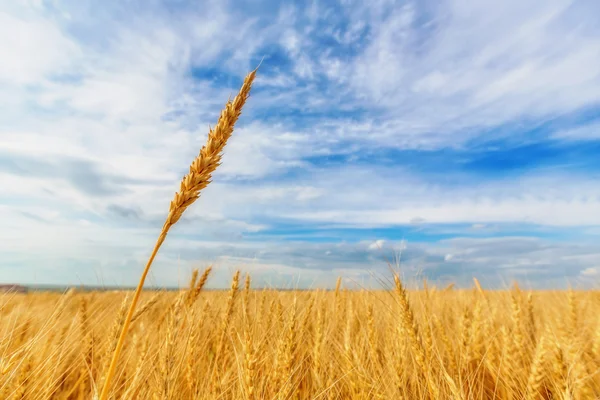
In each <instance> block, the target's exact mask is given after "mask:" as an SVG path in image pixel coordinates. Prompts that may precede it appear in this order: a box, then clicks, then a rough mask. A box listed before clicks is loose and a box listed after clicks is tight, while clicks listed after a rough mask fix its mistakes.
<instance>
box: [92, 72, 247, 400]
mask: <svg viewBox="0 0 600 400" xmlns="http://www.w3.org/2000/svg"><path fill="white" fill-rule="evenodd" d="M257 69H258V68H257ZM257 69H255V70H254V71H252V72H250V73H249V74H248V75H247V76H246V78H245V79H244V83H243V85H242V87H241V89H240V91H239V93H238V94H237V96H235V98H234V99H233V101H228V102H227V104H226V105H225V109H224V110H223V111H221V115H220V117H219V121H218V122H217V125H216V126H215V129H214V130H213V129H211V128H209V132H208V140H207V142H206V145H205V146H204V147H202V149H201V150H200V154H198V156H197V157H196V158H195V159H194V161H193V162H192V164H191V165H190V172H189V173H188V174H187V175H186V176H184V177H183V180H182V181H181V185H180V188H179V191H178V192H177V193H175V198H174V199H173V200H172V201H171V204H170V207H169V214H168V215H167V219H166V221H165V223H164V225H163V227H162V230H161V231H160V235H159V236H158V239H157V241H156V244H155V245H154V250H152V254H151V255H150V258H149V259H148V263H147V264H146V267H145V268H144V271H143V272H142V276H141V278H140V281H139V283H138V286H137V288H136V290H135V294H134V295H133V299H132V301H131V305H130V307H129V311H128V312H127V316H126V318H125V321H124V323H123V328H122V329H121V334H120V336H119V341H118V342H117V346H116V347H115V351H114V353H113V356H112V359H111V362H110V366H109V369H108V372H107V374H106V380H105V382H104V387H103V388H102V393H101V394H100V397H99V400H106V399H107V398H108V394H109V391H110V384H111V381H112V379H113V377H114V374H115V370H116V367H117V362H118V360H119V355H120V354H121V350H122V348H123V343H124V342H125V337H126V336H127V332H128V330H129V325H130V323H131V319H132V317H133V314H134V312H135V307H136V305H137V302H138V300H139V297H140V294H141V292H142V287H143V286H144V282H145V280H146V276H147V275H148V272H149V271H150V266H151V265H152V262H153V261H154V258H155V257H156V254H157V253H158V249H159V248H160V246H161V245H162V244H163V242H164V241H165V239H166V237H167V233H168V232H169V229H171V227H172V226H173V225H175V224H176V223H177V221H179V219H180V218H181V216H182V215H183V213H184V211H185V210H186V209H187V208H188V207H189V206H190V205H192V203H194V202H195V201H196V200H197V199H198V197H200V191H201V190H202V189H204V188H205V187H206V186H207V185H208V184H209V183H210V182H211V177H212V173H213V172H214V170H215V169H216V168H217V167H218V166H219V164H220V163H221V157H222V151H223V149H224V147H225V145H226V144H227V140H229V138H230V137H231V134H232V133H233V127H234V125H235V123H236V121H237V120H238V118H239V116H240V115H241V113H242V108H243V106H244V104H245V103H246V100H247V99H248V96H249V95H250V88H251V86H252V82H253V81H254V77H255V76H256V71H257Z"/></svg>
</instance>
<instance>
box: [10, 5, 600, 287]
mask: <svg viewBox="0 0 600 400" xmlns="http://www.w3.org/2000/svg"><path fill="white" fill-rule="evenodd" d="M599 12H600V6H599V5H598V4H596V2H594V1H569V0H551V1H547V2H544V3H539V4H533V3H531V2H526V3H523V2H519V1H513V0H510V1H508V2H503V3H496V2H492V1H487V0H482V1H479V2H476V4H471V3H469V4H466V3H464V2H461V1H458V0H448V1H444V2H441V3H439V2H438V3H436V2H405V3H403V4H402V5H398V4H397V3H395V2H390V1H386V0H379V1H375V2H371V3H364V2H352V1H351V2H343V4H341V3H338V2H334V1H328V2H321V1H314V2H310V3H306V4H296V5H290V4H288V5H280V4H278V3H276V2H259V3H256V4H254V5H253V6H252V7H250V6H249V5H247V4H244V3H243V2H240V3H236V2H229V1H227V2H223V1H209V2H203V3H202V5H201V6H200V5H198V4H196V3H193V2H177V3H171V2H160V1H151V2H139V1H132V2H125V3H123V2H116V1H107V2H104V3H103V4H102V7H101V8H99V7H98V5H97V4H95V3H93V2H89V1H78V2H76V1H20V2H0V39H1V40H2V43H4V44H5V45H3V46H2V47H1V48H0V59H1V60H2V63H0V110H1V111H0V138H1V140H0V187H2V188H3V190H2V191H0V218H1V219H2V221H3V224H2V227H1V228H0V239H1V240H0V249H2V252H3V254H5V255H6V256H5V257H4V258H3V261H2V262H1V263H0V271H2V276H3V278H2V279H3V280H4V279H6V280H14V281H27V282H31V281H37V282H50V281H52V282H55V283H56V282H74V281H78V280H81V281H83V282H85V283H97V282H98V280H99V279H100V277H102V280H111V279H112V280H113V281H114V282H115V283H119V284H131V283H133V282H134V281H135V277H136V274H137V272H138V270H139V268H138V267H139V265H141V264H142V263H143V261H144V258H145V257H146V256H147V251H148V249H149V247H150V246H151V245H152V242H153V240H154V236H155V235H156V232H157V230H158V229H159V228H160V225H161V224H162V220H163V218H164V214H165V212H166V207H167V206H168V204H169V201H170V199H171V196H172V194H173V192H174V191H175V190H176V188H177V182H178V180H179V179H180V177H181V176H182V175H183V174H184V173H185V171H186V168H187V164H188V163H189V161H190V160H191V159H192V158H193V157H194V155H195V154H196V153H197V151H198V150H199V148H200V147H201V146H202V144H203V142H204V138H205V136H206V132H207V129H208V125H209V124H214V123H215V121H216V119H217V117H218V113H219V111H220V109H221V107H222V105H223V103H224V101H225V100H226V99H227V97H228V96H229V95H231V94H233V93H234V92H235V90H237V88H238V87H239V85H240V83H241V80H242V79H243V76H244V75H245V73H246V72H247V71H248V70H250V69H251V68H254V67H255V66H256V65H257V64H258V62H260V61H261V60H262V59H263V58H264V61H263V64H262V66H261V70H260V73H259V75H258V77H257V82H256V86H255V88H254V89H253V92H252V98H251V100H250V101H249V103H248V106H247V108H246V109H245V112H244V114H243V115H242V118H241V120H240V122H239V124H238V127H237V129H236V132H235V135H234V137H233V138H232V141H231V143H230V144H229V145H228V147H227V149H226V155H225V157H224V160H223V165H222V167H221V168H220V169H219V170H218V172H217V173H216V175H215V179H214V183H213V184H211V185H210V186H209V187H208V188H207V189H206V190H205V191H204V192H203V194H202V198H201V199H200V201H199V204H198V205H197V206H195V207H194V208H192V209H191V210H189V213H188V214H187V215H186V217H185V218H184V220H182V223H181V226H178V227H177V229H175V230H174V231H173V233H172V234H171V237H169V240H168V241H167V243H166V246H165V248H164V249H163V251H164V253H161V258H159V260H158V263H157V266H156V271H155V279H156V283H158V284H175V283H177V281H178V279H179V277H177V274H176V273H175V272H173V271H175V270H181V271H184V270H185V271H187V270H189V268H191V267H192V266H193V265H201V264H203V263H208V262H217V263H218V264H219V265H221V268H222V269H221V270H220V271H221V272H219V274H220V275H218V276H220V277H221V278H219V279H222V280H223V282H221V283H224V281H225V280H226V279H227V274H228V269H229V268H233V267H234V266H235V265H239V266H242V267H244V268H248V269H249V270H250V271H251V272H253V274H256V277H257V279H258V281H261V282H263V283H265V284H273V285H275V284H292V283H291V282H295V283H296V284H299V285H303V286H311V285H312V286H315V285H329V284H332V283H333V282H334V281H335V276H337V275H338V274H342V273H344V274H348V276H351V277H352V279H355V280H361V279H363V281H364V282H367V280H368V278H369V276H370V275H371V274H372V273H373V271H375V272H376V273H381V274H385V273H386V268H387V266H386V265H385V261H382V257H381V256H380V255H377V254H375V253H374V252H373V250H374V249H373V243H378V244H380V245H381V246H378V247H383V248H384V250H382V251H384V252H386V251H387V252H388V253H389V251H391V249H390V248H387V247H386V246H388V245H389V243H390V241H392V242H394V241H398V240H400V239H402V238H404V239H407V243H408V247H407V248H406V250H405V253H406V258H405V260H406V262H407V264H406V265H405V268H406V269H407V271H408V272H411V271H412V272H411V273H413V272H414V273H416V272H418V270H419V268H421V267H423V266H425V267H426V268H425V273H426V274H428V276H430V277H431V278H432V279H439V280H440V281H442V280H456V281H459V282H460V281H462V282H467V281H468V279H469V278H470V276H472V275H474V274H475V275H480V276H488V277H489V282H490V284H491V283H494V282H496V283H498V282H500V281H501V280H502V279H507V280H508V279H513V278H520V279H527V280H528V281H530V282H531V284H532V286H544V285H547V286H556V285H559V284H562V283H564V280H561V279H559V278H560V277H561V276H566V277H569V278H572V279H573V281H574V282H580V281H581V280H582V279H584V278H585V279H587V280H588V281H589V280H590V279H593V278H594V277H595V276H597V274H596V272H595V271H597V269H598V265H599V264H598V263H599V262H600V260H598V259H597V256H596V250H595V249H594V246H593V244H591V243H590V242H589V241H587V240H586V238H588V237H590V235H593V231H594V229H596V230H597V229H598V227H599V226H600V219H599V217H597V214H598V213H597V212H596V211H597V210H598V209H599V207H600V192H599V190H600V189H598V188H599V187H600V186H599V185H598V183H599V178H600V163H599V162H598V158H597V151H598V150H599V142H598V126H599V123H600V122H599V121H600V113H599V110H600V70H598V68H597V67H596V66H597V65H600V28H599V27H598V25H597V23H596V22H597V21H596V18H595V15H597V14H598V13H599ZM117 272H118V276H119V278H118V279H117V278H115V276H116V275H115V274H117ZM182 273H183V272H182ZM299 275H301V276H302V278H298V276H299ZM32 277H34V278H32ZM294 277H295V278H294ZM294 279H296V281H294ZM183 280H185V278H183ZM219 282H220V281H219V280H217V283H215V284H217V285H218V284H220V283H219Z"/></svg>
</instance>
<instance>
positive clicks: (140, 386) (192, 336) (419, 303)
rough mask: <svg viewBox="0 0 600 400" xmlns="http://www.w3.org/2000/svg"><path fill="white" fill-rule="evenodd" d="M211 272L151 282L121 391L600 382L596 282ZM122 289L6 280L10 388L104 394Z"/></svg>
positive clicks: (430, 391) (354, 392)
mask: <svg viewBox="0 0 600 400" xmlns="http://www.w3.org/2000/svg"><path fill="white" fill-rule="evenodd" d="M209 272H210V271H209ZM202 275H203V274H198V275H197V279H196V281H195V283H194V285H190V288H186V289H185V290H182V291H181V292H164V291H163V292H157V293H146V292H142V295H141V301H142V303H143V304H148V303H149V302H151V303H152V304H153V306H152V307H149V308H147V309H146V311H145V312H144V313H143V314H140V315H139V316H138V318H137V320H136V322H135V324H132V325H131V331H130V335H129V336H128V338H129V339H128V343H129V344H128V345H127V346H125V347H124V350H123V354H122V357H121V358H120V360H121V361H120V362H119V364H118V368H117V370H116V373H115V380H114V382H115V384H114V385H113V387H112V389H111V391H110V396H111V398H112V399H128V400H133V399H152V398H157V399H184V400H185V399H217V398H219V399H264V398H268V399H273V398H281V399H283V398H285V399H315V398H316V399H325V398H331V399H349V398H352V399H373V398H379V399H400V398H403V399H415V398H418V399H435V398H442V399H445V398H449V399H465V400H466V399H509V398H512V399H524V398H526V399H577V400H585V399H594V398H596V397H598V396H599V395H600V374H598V370H599V369H600V358H599V357H598V355H597V348H598V344H597V341H598V333H597V327H598V324H599V323H600V293H598V292H594V291H575V290H572V291H571V292H550V291H547V292H530V293H529V294H532V295H531V296H529V295H527V293H526V292H521V291H518V290H517V289H512V290H509V291H487V290H484V289H478V288H476V287H475V288H474V290H459V289H454V290H451V291H447V292H444V291H435V292H434V291H432V290H431V289H428V291H427V292H425V291H422V290H409V289H408V288H407V287H406V286H405V285H404V284H403V283H402V282H400V280H399V278H398V281H397V282H396V285H397V286H396V288H395V290H394V291H361V292H354V291H349V290H341V289H339V290H338V291H337V292H335V291H331V292H327V291H288V292H279V291H276V290H253V289H252V288H251V287H250V280H249V278H247V280H245V282H247V283H246V284H244V288H243V291H242V292H239V291H238V287H239V286H240V283H241V282H240V275H239V273H237V274H236V275H235V276H234V279H233V281H232V285H231V289H230V290H229V291H228V292H225V291H205V290H201V291H198V292H197V291H196V289H197V288H198V285H199V283H200V280H201V277H202ZM206 279H208V273H207V274H206V278H205V279H204V280H206ZM191 293H194V296H195V301H193V302H190V301H189V298H190V296H191ZM238 294H239V298H240V300H241V301H237V299H238ZM392 294H394V295H392ZM129 297H131V296H129ZM126 298H127V293H123V292H120V293H119V292H117V293H102V292H79V293H73V292H71V293H69V294H68V295H66V294H65V295H60V294H53V293H31V294H15V295H0V308H2V310H3V311H2V313H1V314H0V357H1V359H0V366H1V367H0V396H2V399H10V400H12V399H16V398H22V399H32V400H36V399H44V400H45V399H76V398H78V399H79V398H80V399H90V398H92V397H93V396H97V391H98V390H99V387H100V386H101V383H102V381H103V380H104V379H105V374H106V369H107V365H108V363H109V361H110V360H111V351H112V350H113V349H114V347H115V336H116V334H115V325H118V324H120V322H121V320H122V318H123V314H124V311H123V308H124V306H123V304H124V302H125V301H126V300H125V299H126ZM59 305H60V312H58V311H56V310H57V309H58V308H59ZM477 308H480V309H481V311H477ZM49 315H51V316H52V318H48V316H49ZM342 318H344V319H342ZM106 321H108V323H107V322H106ZM532 324H534V325H535V327H536V328H535V330H532V328H531V325H532ZM571 324H576V326H575V327H576V329H574V328H573V327H572V326H570V325H571ZM531 332H534V334H533V336H531V335H532V333H531ZM519 346H520V347H519Z"/></svg>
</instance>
